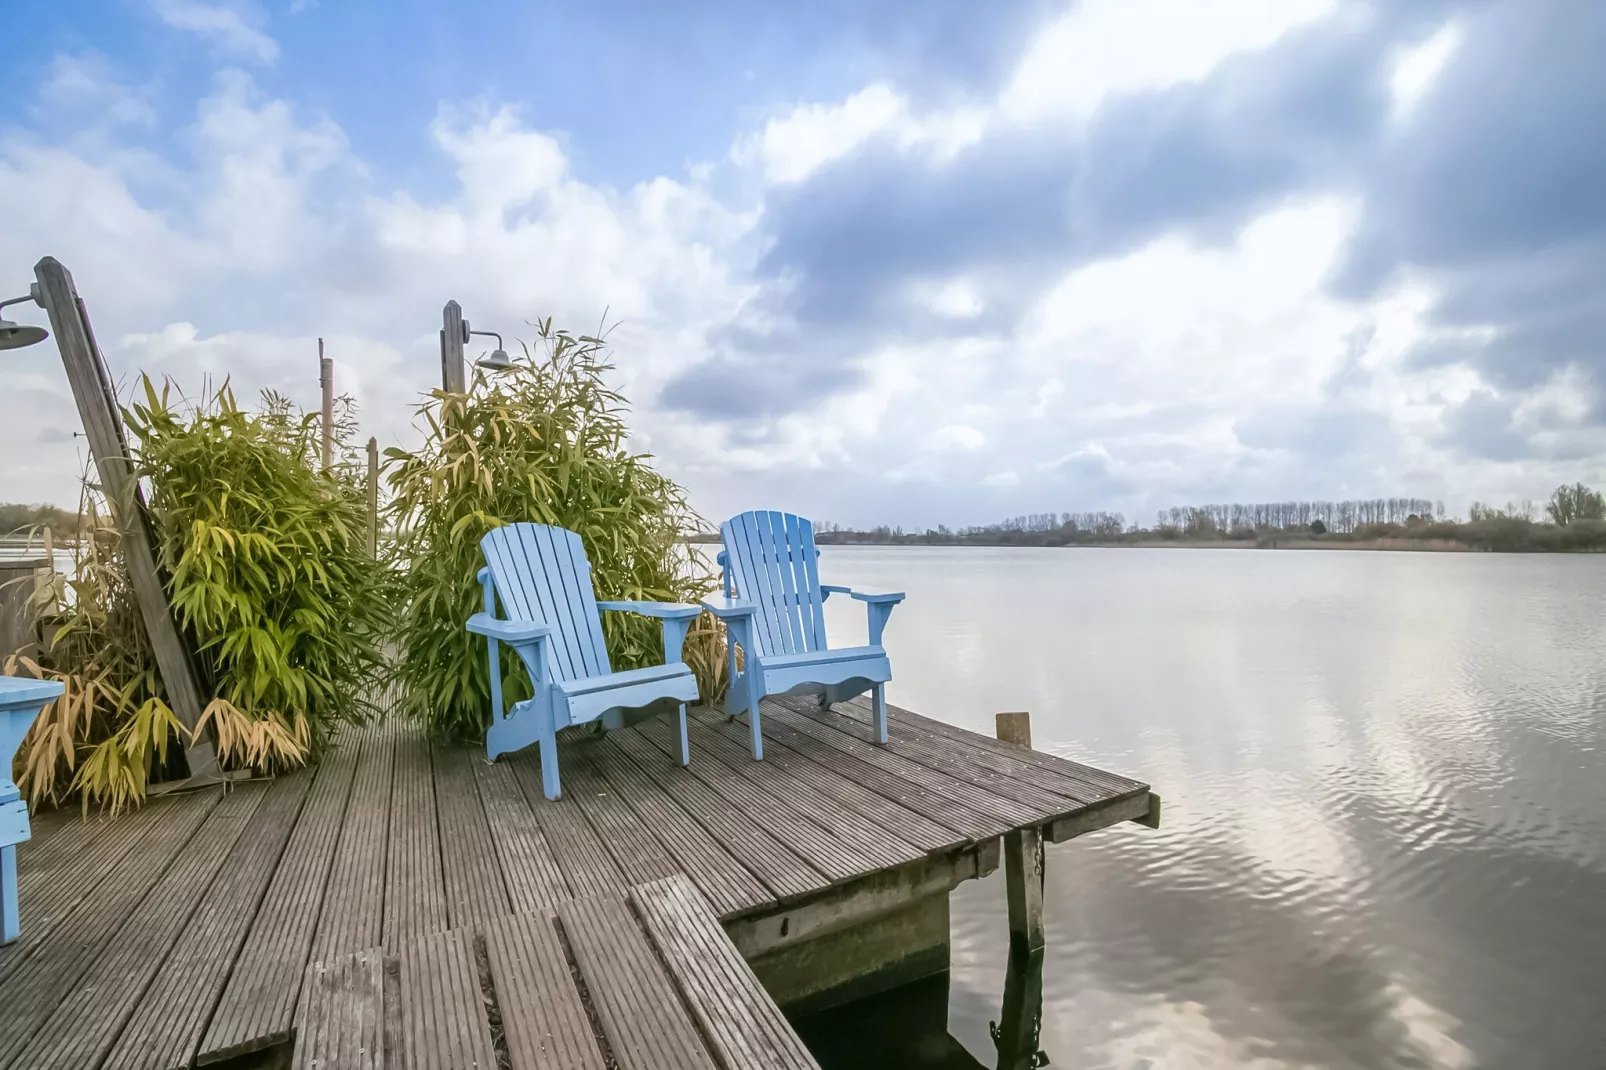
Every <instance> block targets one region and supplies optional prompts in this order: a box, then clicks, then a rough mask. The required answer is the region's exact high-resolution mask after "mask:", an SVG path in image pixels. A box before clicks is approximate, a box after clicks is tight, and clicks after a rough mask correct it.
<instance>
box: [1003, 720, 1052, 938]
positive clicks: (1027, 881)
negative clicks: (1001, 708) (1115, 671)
mask: <svg viewBox="0 0 1606 1070" xmlns="http://www.w3.org/2000/svg"><path fill="white" fill-rule="evenodd" d="M995 721H996V726H997V727H996V731H997V734H998V738H999V739H1001V740H1003V741H1004V742H1006V743H1018V742H1019V741H1020V740H1022V739H1024V740H1026V741H1027V743H1028V744H1029V743H1030V741H1031V738H1032V715H1031V714H1030V713H1000V714H999V715H998V716H997V718H996V719H995ZM1004 887H1005V890H1006V893H1007V894H1008V896H1009V946H1010V951H1011V953H1012V954H1017V955H1021V954H1024V955H1029V954H1031V953H1032V952H1034V951H1041V950H1042V948H1043V830H1042V828H1040V827H1037V826H1032V827H1028V828H1022V829H1016V830H1015V831H1013V832H1006V833H1004Z"/></svg>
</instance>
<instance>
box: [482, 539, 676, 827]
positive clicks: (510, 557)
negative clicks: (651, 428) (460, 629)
mask: <svg viewBox="0 0 1606 1070" xmlns="http://www.w3.org/2000/svg"><path fill="white" fill-rule="evenodd" d="M480 551H481V552H482V553H484V555H485V562H486V567H485V568H483V569H481V570H480V573H479V580H480V584H481V585H482V586H483V587H484V590H485V611H484V612H483V613H476V614H474V615H473V616H472V617H470V618H469V621H468V630H469V631H471V632H473V633H475V634H476V635H483V636H485V637H486V638H487V639H488V640H489V641H490V643H489V646H490V659H491V727H490V728H489V729H488V730H487V731H486V733H485V752H486V755H487V756H488V757H490V758H491V759H492V760H493V761H494V760H495V759H496V757H497V756H498V755H500V754H506V753H508V752H509V751H516V750H520V749H522V748H524V747H528V746H529V745H530V744H532V743H539V744H540V745H541V786H542V789H543V790H544V791H545V792H546V797H547V798H549V799H556V798H557V797H558V795H559V793H560V792H561V790H562V786H561V784H560V783H559V781H558V744H557V732H558V729H560V728H566V727H568V726H569V725H579V724H587V723H590V722H593V721H600V722H601V724H602V727H604V728H618V727H620V726H621V725H623V724H624V723H625V715H626V714H627V713H633V712H636V711H648V712H651V711H654V710H656V709H658V708H660V707H662V708H666V709H667V707H668V706H670V705H675V706H678V707H679V711H680V764H681V765H685V764H687V763H688V762H690V761H691V751H690V748H689V746H688V745H687V742H686V703H688V702H695V701H696V700H697V681H696V679H695V678H694V677H693V676H692V674H691V669H690V668H688V667H687V666H686V663H685V662H683V661H681V660H680V651H681V646H682V644H683V643H684V642H685V640H686V632H687V630H688V629H689V628H690V627H691V623H692V621H694V620H696V619H697V617H698V615H699V613H700V612H701V610H699V609H698V608H697V607H696V606H688V605H681V604H679V603H674V602H598V601H597V599H596V594H595V592H594V591H593V590H592V587H591V563H590V562H589V561H587V560H586V552H585V548H584V547H583V546H581V545H580V536H578V535H576V534H575V533H574V532H572V531H566V530H564V529H563V528H555V527H549V526H547V525H546V524H508V525H506V526H505V527H500V528H497V529H495V530H494V531H492V532H491V533H490V534H488V535H486V536H485V538H483V539H481V540H480ZM498 596H500V597H501V601H502V608H503V610H504V611H505V612H506V614H507V615H506V617H505V618H498V617H497V615H496V603H497V598H498ZM604 610H615V611H618V612H623V613H640V614H641V615H642V616H646V617H657V618H658V619H660V620H661V621H663V628H664V664H662V665H653V666H650V667H648V668H645V669H629V670H627V671H625V672H614V671H613V669H612V667H611V666H610V665H609V664H608V648H607V645H606V644H605V643H604V642H603V639H602V615H601V611H604ZM501 643H506V644H507V645H508V646H511V647H512V648H513V649H514V650H515V651H517V652H518V655H519V657H520V659H522V660H523V662H524V667H525V669H527V670H528V671H529V674H530V681H531V683H533V684H534V686H535V695H534V697H532V698H529V699H526V700H525V701H523V702H519V703H515V704H514V706H513V708H512V709H511V710H508V711H506V712H505V713H504V711H503V709H502V671H501V668H502V666H501V661H500V658H499V656H498V651H499V644H501Z"/></svg>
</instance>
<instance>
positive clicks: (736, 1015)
mask: <svg viewBox="0 0 1606 1070" xmlns="http://www.w3.org/2000/svg"><path fill="white" fill-rule="evenodd" d="M630 898H631V902H632V904H633V905H634V906H635V908H636V913H637V914H638V915H639V916H640V918H641V921H642V923H643V925H644V926H645V928H646V930H647V935H648V936H649V937H650V938H651V940H652V942H653V943H654V944H655V945H656V946H657V948H658V952H659V954H660V955H661V956H662V957H663V960H664V963H665V965H666V966H667V967H668V970H669V974H670V976H671V977H672V978H673V979H674V981H675V986H676V988H677V989H678V990H679V992H680V994H681V996H682V997H683V999H684V1000H685V1002H686V1005H687V1006H688V1007H689V1008H690V1010H691V1013H692V1016H693V1017H694V1018H695V1019H696V1020H697V1023H698V1025H699V1026H700V1027H701V1028H702V1033H703V1035H704V1036H705V1037H707V1038H708V1040H709V1042H710V1043H711V1044H712V1045H713V1047H714V1049H715V1051H716V1054H717V1055H718V1056H719V1060H720V1063H721V1064H722V1065H724V1066H725V1067H727V1068H728V1070H735V1068H738V1067H741V1068H747V1067H752V1068H754V1070H759V1068H766V1070H767V1068H774V1070H819V1064H818V1063H816V1062H815V1061H814V1057H813V1056H812V1055H810V1054H809V1050H808V1048H806V1047H804V1045H803V1041H802V1040H801V1039H800V1038H799V1037H798V1035H797V1033H795V1032H794V1031H793V1030H792V1027H791V1025H790V1024H789V1023H788V1022H787V1020H786V1016H785V1015H783V1014H782V1013H781V1009H780V1008H779V1007H777V1006H776V1005H775V1001H774V1000H772V999H771V998H770V996H769V993H768V992H765V991H764V986H763V985H762V984H760V983H759V980H758V978H757V977H756V976H754V974H753V971H752V970H751V969H750V968H749V967H748V965H747V963H746V962H745V961H743V959H742V956H741V954H740V952H738V951H737V950H736V947H735V945H733V944H732V943H731V942H730V940H729V939H727V938H726V936H725V930H724V929H722V928H721V927H720V924H719V919H718V918H716V917H715V916H714V913H713V910H712V908H711V907H710V906H709V903H708V901H707V900H706V899H704V898H703V896H702V894H701V893H700V892H698V891H697V888H696V886H695V885H693V884H692V883H691V882H690V881H689V880H687V879H686V878H685V877H683V876H676V877H670V878H667V879H665V880H660V881H654V882H652V883H650V884H643V885H641V886H639V887H637V888H634V889H632V890H631V893H630Z"/></svg>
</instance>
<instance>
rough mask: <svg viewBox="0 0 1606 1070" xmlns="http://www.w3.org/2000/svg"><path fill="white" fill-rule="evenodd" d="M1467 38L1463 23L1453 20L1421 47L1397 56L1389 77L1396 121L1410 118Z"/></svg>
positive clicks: (1404, 51) (1402, 52) (1406, 50)
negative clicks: (1462, 41) (1463, 39)
mask: <svg viewBox="0 0 1606 1070" xmlns="http://www.w3.org/2000/svg"><path fill="white" fill-rule="evenodd" d="M1464 36H1465V31H1464V27H1463V26H1462V25H1461V23H1460V22H1459V21H1456V20H1451V21H1450V22H1447V23H1445V24H1444V25H1443V26H1441V27H1439V29H1438V30H1436V31H1435V32H1434V33H1433V35H1432V36H1430V37H1429V38H1428V39H1427V40H1425V41H1423V42H1422V43H1421V44H1419V45H1417V46H1415V47H1414V48H1409V49H1404V50H1402V51H1401V52H1400V53H1399V54H1398V55H1396V56H1395V58H1394V70H1393V72H1392V73H1391V74H1390V76H1389V90H1390V92H1391V93H1392V94H1393V97H1394V112H1393V118H1394V119H1395V121H1396V122H1403V121H1404V120H1406V119H1408V118H1410V115H1411V112H1412V111H1414V110H1415V109H1416V106H1417V103H1418V102H1419V101H1420V100H1421V99H1422V97H1423V96H1424V95H1426V94H1427V92H1428V90H1429V89H1431V88H1432V87H1433V83H1434V81H1435V80H1436V79H1437V78H1438V77H1439V74H1440V72H1441V71H1443V70H1444V67H1445V64H1447V63H1448V62H1449V61H1450V57H1451V56H1453V55H1455V52H1456V49H1458V48H1460V47H1461V40H1462V38H1463V37H1464Z"/></svg>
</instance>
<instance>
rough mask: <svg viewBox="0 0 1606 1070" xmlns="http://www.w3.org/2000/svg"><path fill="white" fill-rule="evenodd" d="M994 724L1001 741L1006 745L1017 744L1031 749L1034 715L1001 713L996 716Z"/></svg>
mask: <svg viewBox="0 0 1606 1070" xmlns="http://www.w3.org/2000/svg"><path fill="white" fill-rule="evenodd" d="M993 722H994V725H995V730H996V733H997V736H998V738H999V739H1001V740H1003V741H1004V742H1005V743H1015V744H1018V745H1019V746H1022V747H1026V748H1028V749H1030V748H1031V745H1032V715H1031V714H1030V713H1026V712H1021V713H1000V714H997V715H996V716H994V718H993Z"/></svg>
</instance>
